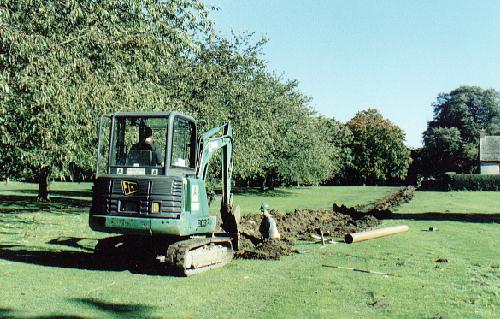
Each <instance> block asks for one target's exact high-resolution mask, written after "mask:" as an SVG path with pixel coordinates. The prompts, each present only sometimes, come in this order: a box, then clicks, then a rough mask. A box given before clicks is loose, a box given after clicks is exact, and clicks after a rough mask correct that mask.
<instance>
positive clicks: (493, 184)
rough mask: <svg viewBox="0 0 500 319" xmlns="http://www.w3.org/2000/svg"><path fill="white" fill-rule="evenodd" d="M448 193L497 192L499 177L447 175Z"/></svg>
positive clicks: (499, 187) (499, 186) (499, 184)
mask: <svg viewBox="0 0 500 319" xmlns="http://www.w3.org/2000/svg"><path fill="white" fill-rule="evenodd" d="M448 190H450V191H462V190H468V191H499V190H500V175H486V174H448Z"/></svg>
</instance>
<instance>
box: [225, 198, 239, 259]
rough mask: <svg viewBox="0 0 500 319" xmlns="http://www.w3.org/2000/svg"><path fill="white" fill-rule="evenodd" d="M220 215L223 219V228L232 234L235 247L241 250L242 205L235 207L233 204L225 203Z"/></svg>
mask: <svg viewBox="0 0 500 319" xmlns="http://www.w3.org/2000/svg"><path fill="white" fill-rule="evenodd" d="M220 217H221V220H222V225H221V228H222V229H223V230H224V231H225V232H226V233H228V234H230V235H231V239H232V243H233V249H234V250H235V251H236V250H239V245H238V241H239V236H240V232H239V226H240V206H239V205H236V206H235V207H233V206H231V205H223V206H222V207H221V211H220Z"/></svg>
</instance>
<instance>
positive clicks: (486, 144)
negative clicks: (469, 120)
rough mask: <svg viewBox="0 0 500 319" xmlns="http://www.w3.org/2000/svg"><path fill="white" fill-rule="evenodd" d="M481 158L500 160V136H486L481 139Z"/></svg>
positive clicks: (493, 160)
mask: <svg viewBox="0 0 500 319" xmlns="http://www.w3.org/2000/svg"><path fill="white" fill-rule="evenodd" d="M479 154H480V155H479V160H480V161H485V162H500V136H484V137H481V139H480V140H479Z"/></svg>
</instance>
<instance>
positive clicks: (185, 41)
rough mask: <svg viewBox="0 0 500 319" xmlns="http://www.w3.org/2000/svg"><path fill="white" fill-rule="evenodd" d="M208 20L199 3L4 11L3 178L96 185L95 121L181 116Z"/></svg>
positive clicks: (16, 6) (0, 55) (10, 7)
mask: <svg viewBox="0 0 500 319" xmlns="http://www.w3.org/2000/svg"><path fill="white" fill-rule="evenodd" d="M206 14H207V12H206V10H205V9H204V6H203V5H202V4H201V3H200V2H198V1H182V0H179V1H172V2H163V1H128V2H123V1H99V2H93V1H83V2H81V1H65V2H62V1H3V2H2V5H1V6H0V15H1V17H2V25H1V29H2V30H1V32H2V37H1V43H0V69H1V70H2V71H1V72H2V73H1V77H0V79H1V82H0V83H1V84H2V88H3V90H4V93H5V94H2V98H1V101H0V113H1V114H2V117H1V119H2V122H3V123H2V126H1V131H0V136H1V140H0V143H1V145H0V146H1V147H0V152H1V154H0V155H1V156H0V158H2V160H1V162H0V167H2V174H3V175H5V176H21V177H31V176H37V175H38V174H39V172H41V171H44V170H49V171H50V173H51V175H52V176H53V177H58V178H65V177H67V176H71V175H72V174H74V173H75V171H79V172H80V173H81V171H82V170H83V171H86V172H88V173H87V175H90V172H91V171H92V168H93V166H94V161H95V159H94V149H95V145H96V134H95V127H96V120H97V117H98V115H100V114H102V113H105V112H110V111H116V110H140V109H152V110H154V109H164V106H165V105H169V107H175V108H177V109H183V107H182V106H183V103H182V100H181V99H180V98H178V97H177V96H176V95H175V94H172V92H179V91H181V90H179V88H182V86H183V80H182V79H180V77H179V73H182V72H185V73H188V71H187V69H188V66H189V65H190V64H191V61H193V56H195V55H196V53H197V52H198V50H199V47H200V42H199V41H198V42H197V41H195V40H194V39H197V38H200V39H203V40H206V39H208V38H210V37H211V35H212V33H211V27H210V23H209V21H208V20H207V19H206Z"/></svg>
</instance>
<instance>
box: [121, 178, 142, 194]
mask: <svg viewBox="0 0 500 319" xmlns="http://www.w3.org/2000/svg"><path fill="white" fill-rule="evenodd" d="M138 190H139V184H137V183H136V182H128V181H122V191H123V195H125V196H130V195H134V194H135V193H137V191H138Z"/></svg>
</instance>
